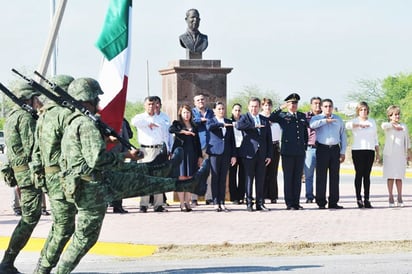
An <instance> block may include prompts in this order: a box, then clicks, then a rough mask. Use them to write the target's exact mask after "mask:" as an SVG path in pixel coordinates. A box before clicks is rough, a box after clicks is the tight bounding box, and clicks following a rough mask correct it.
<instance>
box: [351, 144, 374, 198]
mask: <svg viewBox="0 0 412 274" xmlns="http://www.w3.org/2000/svg"><path fill="white" fill-rule="evenodd" d="M352 160H353V165H354V166H355V192H356V200H362V195H361V189H362V181H363V191H364V198H365V200H369V190H370V186H371V176H370V175H371V170H372V165H373V161H374V160H375V151H374V150H352Z"/></svg>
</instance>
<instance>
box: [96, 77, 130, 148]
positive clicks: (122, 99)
mask: <svg viewBox="0 0 412 274" xmlns="http://www.w3.org/2000/svg"><path fill="white" fill-rule="evenodd" d="M128 82H129V78H128V77H127V76H126V75H125V76H124V78H123V88H122V90H120V91H119V93H118V94H117V95H116V96H115V97H114V98H113V100H112V101H111V102H110V103H109V104H108V105H107V106H106V107H105V108H104V109H101V110H100V112H99V114H100V116H101V119H102V121H103V122H105V123H106V124H108V125H109V126H110V127H111V128H113V129H114V130H115V131H116V132H117V133H119V132H120V129H121V128H122V122H123V117H124V111H125V106H126V97H127V86H128ZM113 146H114V144H111V143H109V144H108V145H107V149H108V150H109V149H111V148H112V147H113Z"/></svg>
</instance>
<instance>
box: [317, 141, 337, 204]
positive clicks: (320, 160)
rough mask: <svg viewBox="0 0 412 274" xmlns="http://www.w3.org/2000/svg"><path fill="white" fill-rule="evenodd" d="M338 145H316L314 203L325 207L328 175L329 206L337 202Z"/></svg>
mask: <svg viewBox="0 0 412 274" xmlns="http://www.w3.org/2000/svg"><path fill="white" fill-rule="evenodd" d="M339 157H340V147H339V145H334V146H327V145H322V144H319V143H318V144H317V148H316V203H317V204H318V206H325V205H326V204H327V201H326V183H327V178H328V173H329V199H328V200H329V206H334V205H336V204H337V203H338V201H339V170H340V162H339Z"/></svg>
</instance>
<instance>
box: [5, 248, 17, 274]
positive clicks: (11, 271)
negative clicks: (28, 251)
mask: <svg viewBox="0 0 412 274" xmlns="http://www.w3.org/2000/svg"><path fill="white" fill-rule="evenodd" d="M16 257H17V254H15V253H13V252H10V250H6V252H5V253H4V257H3V260H2V262H1V263H0V273H2V274H20V272H19V271H18V270H17V268H15V267H14V261H15V260H16Z"/></svg>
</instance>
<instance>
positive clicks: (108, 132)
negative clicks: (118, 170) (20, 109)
mask: <svg viewBox="0 0 412 274" xmlns="http://www.w3.org/2000/svg"><path fill="white" fill-rule="evenodd" d="M12 71H13V72H14V73H16V74H17V75H19V76H20V77H22V78H23V79H24V80H26V81H27V82H28V83H29V85H31V86H32V87H33V88H34V89H36V90H38V91H39V92H41V93H42V94H44V95H45V96H46V97H48V98H49V99H51V100H53V101H55V102H56V103H57V104H59V105H60V106H62V107H66V108H70V109H71V110H74V109H77V110H79V111H80V112H81V113H83V114H84V115H85V116H87V117H88V118H89V119H90V120H92V121H93V122H94V123H95V125H96V126H97V128H99V129H100V130H101V132H103V134H104V135H105V136H113V137H116V139H117V140H119V142H120V143H121V144H122V145H124V146H125V147H127V148H128V149H129V150H130V149H132V148H133V149H136V150H139V149H137V148H136V147H135V146H133V145H132V144H131V143H130V142H129V141H127V140H126V139H124V138H122V137H121V136H120V135H119V134H118V133H117V132H116V131H115V130H114V129H113V128H111V127H110V126H108V125H107V124H105V123H104V122H103V121H102V120H100V119H99V118H98V117H97V116H96V115H94V114H93V113H91V112H90V111H89V110H88V109H87V108H86V107H84V106H83V105H82V104H81V103H80V102H79V101H77V100H76V99H75V98H73V96H71V95H70V94H68V93H67V92H66V91H64V89H62V88H61V87H59V86H58V85H56V84H55V83H53V82H51V81H49V80H48V79H47V78H45V77H44V76H43V75H41V74H40V73H39V72H37V71H35V72H34V73H35V74H36V75H37V76H39V77H40V78H41V79H42V80H43V81H44V82H45V83H47V84H48V85H50V88H51V90H53V91H54V92H56V93H57V94H58V95H59V96H57V95H55V94H53V92H51V91H49V90H48V89H47V88H45V87H44V86H42V85H41V84H39V83H38V82H36V81H35V80H33V79H29V78H27V77H26V76H24V75H22V74H21V73H19V72H18V71H17V70H15V69H12ZM138 158H143V152H142V151H140V150H139V153H138Z"/></svg>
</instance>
